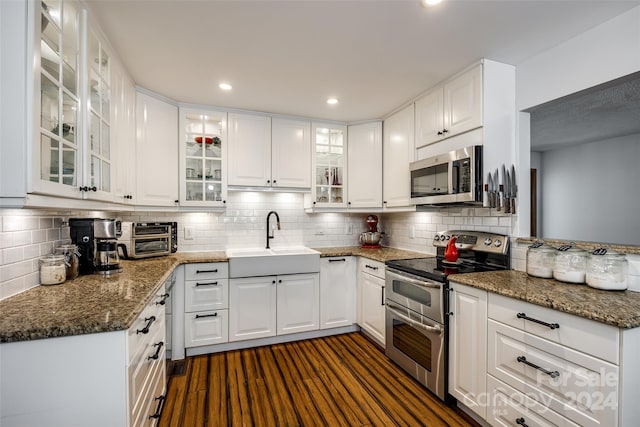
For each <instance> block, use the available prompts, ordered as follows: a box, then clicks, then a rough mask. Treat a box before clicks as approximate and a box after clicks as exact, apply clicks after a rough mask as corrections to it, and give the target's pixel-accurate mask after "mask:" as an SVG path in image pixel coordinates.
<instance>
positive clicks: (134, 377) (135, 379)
mask: <svg viewBox="0 0 640 427" xmlns="http://www.w3.org/2000/svg"><path fill="white" fill-rule="evenodd" d="M141 354H142V357H140V358H139V359H138V360H137V361H136V362H137V363H135V364H132V365H131V366H129V405H130V408H134V410H135V409H137V407H138V406H139V405H140V404H141V403H140V401H141V400H142V398H143V394H144V388H145V386H147V387H148V383H149V382H151V381H153V379H154V378H153V375H157V371H158V366H157V365H158V364H165V363H166V360H165V343H164V341H163V340H162V336H161V334H157V335H156V336H155V337H154V339H153V340H152V345H150V346H148V348H147V350H146V351H145V352H143V353H141ZM156 356H157V358H155V357H156Z"/></svg>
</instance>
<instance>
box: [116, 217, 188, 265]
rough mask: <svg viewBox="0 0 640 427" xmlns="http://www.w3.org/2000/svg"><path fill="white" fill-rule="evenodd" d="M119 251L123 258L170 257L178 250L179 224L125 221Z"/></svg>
mask: <svg viewBox="0 0 640 427" xmlns="http://www.w3.org/2000/svg"><path fill="white" fill-rule="evenodd" d="M121 228H122V235H121V236H120V237H119V238H118V251H119V253H120V255H121V256H122V257H123V258H127V259H139V258H149V257H156V256H164V255H169V254H171V253H173V252H176V251H177V250H178V223H176V222H127V221H123V222H122V225H121Z"/></svg>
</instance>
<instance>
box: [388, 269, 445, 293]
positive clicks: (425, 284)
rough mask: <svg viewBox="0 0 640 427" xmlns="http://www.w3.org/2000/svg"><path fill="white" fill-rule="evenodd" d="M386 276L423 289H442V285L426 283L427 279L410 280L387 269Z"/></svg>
mask: <svg viewBox="0 0 640 427" xmlns="http://www.w3.org/2000/svg"><path fill="white" fill-rule="evenodd" d="M387 274H388V275H389V276H391V277H393V278H395V279H398V280H402V281H403V282H407V283H411V284H412V285H418V286H422V287H424V288H432V289H441V288H442V287H443V284H442V283H437V282H432V281H427V280H428V279H425V280H424V281H422V280H416V279H411V278H409V277H407V276H404V275H400V274H397V273H395V272H393V271H390V270H388V269H387Z"/></svg>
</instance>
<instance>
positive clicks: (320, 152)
mask: <svg viewBox="0 0 640 427" xmlns="http://www.w3.org/2000/svg"><path fill="white" fill-rule="evenodd" d="M314 129H315V186H314V195H313V197H314V205H315V206H322V205H333V206H336V205H345V204H346V182H345V180H346V164H347V161H346V155H347V146H346V128H342V127H338V126H326V127H325V126H323V125H316V126H314Z"/></svg>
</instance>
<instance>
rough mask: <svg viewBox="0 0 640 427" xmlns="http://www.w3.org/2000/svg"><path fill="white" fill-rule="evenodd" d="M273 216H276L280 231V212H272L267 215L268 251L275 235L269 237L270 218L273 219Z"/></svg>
mask: <svg viewBox="0 0 640 427" xmlns="http://www.w3.org/2000/svg"><path fill="white" fill-rule="evenodd" d="M271 214H274V215H275V216H276V224H277V225H278V230H280V216H279V215H278V212H276V211H271V212H269V213H268V214H267V249H269V239H273V237H274V236H273V235H271V236H270V235H269V217H271Z"/></svg>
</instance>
